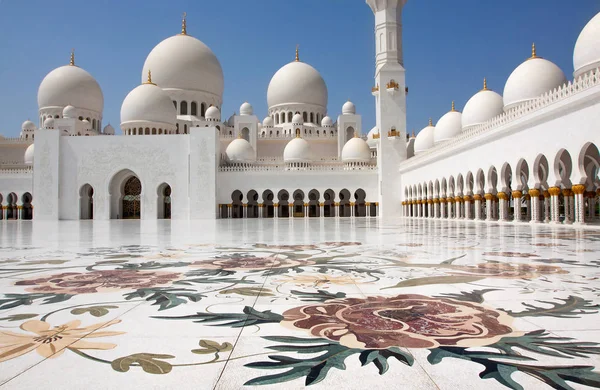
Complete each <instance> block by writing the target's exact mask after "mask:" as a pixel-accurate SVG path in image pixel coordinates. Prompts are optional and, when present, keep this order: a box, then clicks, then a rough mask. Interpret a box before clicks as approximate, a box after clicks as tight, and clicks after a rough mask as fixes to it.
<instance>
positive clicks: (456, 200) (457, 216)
mask: <svg viewBox="0 0 600 390" xmlns="http://www.w3.org/2000/svg"><path fill="white" fill-rule="evenodd" d="M454 219H460V198H459V197H458V196H457V197H455V198H454Z"/></svg>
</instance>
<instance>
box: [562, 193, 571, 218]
mask: <svg viewBox="0 0 600 390" xmlns="http://www.w3.org/2000/svg"><path fill="white" fill-rule="evenodd" d="M562 194H563V201H564V207H565V220H564V222H563V223H565V224H567V225H570V224H572V223H573V192H572V191H571V190H570V189H564V190H562Z"/></svg>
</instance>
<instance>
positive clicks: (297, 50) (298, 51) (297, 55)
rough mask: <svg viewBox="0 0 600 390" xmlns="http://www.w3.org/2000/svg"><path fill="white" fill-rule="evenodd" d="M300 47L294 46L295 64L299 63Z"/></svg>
mask: <svg viewBox="0 0 600 390" xmlns="http://www.w3.org/2000/svg"><path fill="white" fill-rule="evenodd" d="M299 49H300V45H296V62H300V50H299Z"/></svg>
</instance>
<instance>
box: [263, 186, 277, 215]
mask: <svg viewBox="0 0 600 390" xmlns="http://www.w3.org/2000/svg"><path fill="white" fill-rule="evenodd" d="M274 198H275V195H273V191H271V190H266V191H265V192H263V218H274V217H275V207H274V206H273V199H274Z"/></svg>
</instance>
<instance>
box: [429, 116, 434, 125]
mask: <svg viewBox="0 0 600 390" xmlns="http://www.w3.org/2000/svg"><path fill="white" fill-rule="evenodd" d="M429 126H430V127H431V126H433V121H432V120H431V118H429Z"/></svg>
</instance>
